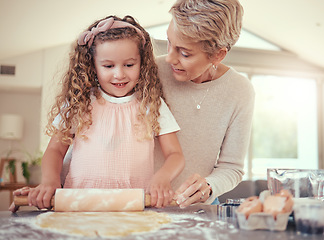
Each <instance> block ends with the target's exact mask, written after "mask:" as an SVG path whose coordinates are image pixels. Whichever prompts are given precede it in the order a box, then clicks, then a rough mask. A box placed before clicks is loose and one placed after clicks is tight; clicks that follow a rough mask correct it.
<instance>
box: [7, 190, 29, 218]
mask: <svg viewBox="0 0 324 240" xmlns="http://www.w3.org/2000/svg"><path fill="white" fill-rule="evenodd" d="M29 191H30V187H23V188H20V189H17V190H15V191H14V192H13V193H12V195H13V196H27V195H28V193H29ZM18 209H19V206H16V205H15V203H14V202H12V203H11V205H10V207H9V211H11V212H13V213H15V212H17V211H18Z"/></svg>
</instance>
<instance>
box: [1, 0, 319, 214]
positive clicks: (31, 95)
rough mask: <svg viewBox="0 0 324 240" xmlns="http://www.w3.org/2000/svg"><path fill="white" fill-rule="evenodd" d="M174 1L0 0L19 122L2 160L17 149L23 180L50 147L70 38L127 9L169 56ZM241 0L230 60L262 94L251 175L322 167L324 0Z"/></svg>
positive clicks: (9, 96) (8, 78) (7, 85)
mask: <svg viewBox="0 0 324 240" xmlns="http://www.w3.org/2000/svg"><path fill="white" fill-rule="evenodd" d="M174 1H175V0H140V1H132V0H123V1H111V0H92V1H90V0H69V1H64V0H57V1H49V0H29V1H23V0H0V33H1V37H0V39H1V40H0V43H1V44H0V65H1V74H0V117H1V116H3V115H5V114H15V115H19V116H20V117H21V118H22V120H23V131H22V137H21V138H20V139H17V140H8V139H3V138H0V154H1V155H0V156H1V157H2V158H5V157H6V156H8V153H9V151H10V150H13V151H12V152H11V155H10V156H12V157H14V158H16V159H17V164H16V167H17V181H18V182H25V178H24V177H23V176H22V171H21V168H20V162H23V161H26V159H27V158H28V154H29V155H32V156H33V155H35V156H36V155H37V154H38V152H39V151H44V150H45V148H46V146H47V142H48V140H49V139H48V137H47V136H46V135H45V134H44V131H43V130H44V126H45V123H46V119H47V112H48V109H49V106H50V105H51V103H52V102H53V98H54V96H55V93H56V86H57V85H58V84H57V83H58V81H59V79H60V76H61V74H62V72H63V71H64V69H65V67H66V62H67V56H68V52H69V50H70V44H71V42H72V41H74V39H75V38H76V37H77V36H78V34H79V33H80V32H81V31H83V29H84V28H85V27H87V26H88V25H89V24H90V23H91V22H93V21H94V20H96V19H99V18H101V17H103V16H106V15H112V14H115V15H118V16H124V15H126V14H129V15H132V16H134V17H135V18H137V19H138V21H139V22H140V23H141V24H142V25H143V26H145V27H146V29H147V30H148V31H149V32H150V33H151V36H152V37H153V38H154V44H155V53H156V55H160V54H164V53H166V34H165V32H166V28H167V23H168V22H169V20H170V15H169V14H168V10H169V8H170V7H171V6H172V4H173V2H174ZM241 3H242V5H243V7H244V9H245V14H244V22H243V32H242V35H241V37H240V40H239V42H238V43H237V45H236V47H234V48H233V49H232V50H231V51H230V53H229V54H228V56H227V57H226V59H225V62H226V63H227V64H228V65H230V66H233V67H234V68H235V69H237V70H238V71H240V72H241V73H242V74H244V75H246V76H248V77H249V79H250V80H251V81H252V83H253V85H254V87H255V90H256V105H255V115H254V122H253V129H252V137H251V141H250V147H249V152H248V154H247V156H246V164H245V170H246V175H245V180H257V179H266V169H267V168H270V167H277V168H307V169H318V168H323V167H324V159H323V147H324V145H323V144H324V143H323V137H324V130H323V126H324V124H323V123H324V122H323V121H324V116H323V106H324V95H323V91H324V88H323V83H324V44H323V40H324V15H323V14H322V12H321V11H322V10H323V9H324V2H322V1H316V0H308V1H302V0H285V1H279V0H274V1H266V0H241ZM7 67H9V68H7ZM7 70H9V71H7ZM11 71H13V72H14V74H11V73H10V72H11ZM0 124H1V123H0ZM8 172H9V171H8V170H7V168H6V167H5V168H4V170H3V172H2V173H0V174H1V175H2V181H4V182H6V181H9V173H8ZM0 190H1V188H0ZM9 194H10V193H9V191H2V190H1V191H0V210H7V208H8V205H9V202H10V200H9V196H10V195H9Z"/></svg>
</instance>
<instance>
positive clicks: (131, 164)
mask: <svg viewBox="0 0 324 240" xmlns="http://www.w3.org/2000/svg"><path fill="white" fill-rule="evenodd" d="M162 95H163V94H162V87H161V84H160V80H159V78H158V77H157V65H156V64H155V62H154V56H153V48H152V43H151V41H150V37H149V35H148V33H147V32H146V31H145V30H144V29H143V28H142V27H141V26H140V25H139V24H138V23H136V21H135V20H134V19H133V18H132V17H130V16H126V17H125V18H123V19H120V18H118V17H115V16H110V17H108V18H105V19H102V20H100V21H97V22H95V23H94V24H92V25H91V26H90V27H89V28H88V30H87V31H85V32H84V33H82V34H81V35H80V37H79V38H78V40H77V43H76V45H75V48H74V51H73V52H72V54H71V56H70V66H69V69H68V71H67V72H66V74H65V75H64V77H63V86H62V91H61V93H60V94H59V95H58V96H57V98H56V103H55V104H54V106H53V107H52V109H51V111H50V115H49V116H50V118H49V124H48V126H47V134H49V135H50V136H51V140H50V142H49V145H48V147H47V149H46V151H45V154H44V157H43V159H42V176H43V177H42V182H41V184H40V185H39V186H37V187H36V188H33V189H30V192H29V194H28V199H29V204H30V205H33V206H36V207H38V208H48V207H50V199H51V197H52V196H53V195H54V193H55V189H56V188H60V187H61V182H60V172H61V170H62V161H63V158H64V156H65V154H66V152H67V149H68V147H69V145H70V144H73V152H72V160H71V164H70V168H69V172H68V174H67V176H66V179H65V183H64V186H63V187H64V188H144V189H146V191H147V192H148V193H150V194H151V201H152V203H151V204H152V206H155V207H163V206H166V205H167V204H169V203H170V202H171V200H172V198H173V194H174V193H173V191H172V188H171V181H172V180H173V179H174V178H175V177H176V176H177V175H178V174H179V173H180V172H181V171H182V169H183V168H184V157H183V154H182V150H181V147H180V144H179V142H178V139H177V136H176V132H177V131H178V130H179V126H178V124H177V123H176V121H175V119H174V118H173V116H172V115H171V113H170V111H169V109H168V107H167V106H166V104H165V103H164V101H163V100H162V97H163V96H162ZM154 137H156V138H158V139H159V141H160V145H161V148H162V149H163V153H164V156H165V163H164V165H163V166H162V167H161V168H160V169H159V170H158V171H157V172H156V173H155V174H154V166H153V149H154V139H153V138H154Z"/></svg>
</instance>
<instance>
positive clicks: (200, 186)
mask: <svg viewBox="0 0 324 240" xmlns="http://www.w3.org/2000/svg"><path fill="white" fill-rule="evenodd" d="M170 13H171V14H172V20H171V22H170V24H169V27H168V30H167V36H168V54H167V55H166V56H163V57H160V58H158V59H157V63H158V66H159V76H160V79H161V82H162V84H163V91H164V94H165V98H166V101H167V103H168V104H169V106H170V109H171V111H172V113H173V114H174V116H175V118H176V120H177V122H178V124H179V125H180V128H181V131H180V132H178V133H177V134H178V138H179V141H180V143H181V146H182V149H183V153H184V156H185V159H186V167H185V169H184V171H183V172H182V174H181V175H180V176H179V177H178V178H177V179H176V180H175V183H174V189H177V190H176V195H175V200H176V201H177V202H178V204H179V206H180V207H182V208H184V207H187V206H189V205H191V204H194V203H205V204H217V203H218V198H217V197H218V196H220V195H222V194H223V193H225V192H228V191H230V190H231V189H233V188H234V187H235V186H237V184H238V183H239V182H240V181H241V180H242V176H243V174H244V172H243V167H244V158H245V155H246V152H247V148H248V144H249V138H250V132H251V123H252V115H253V108H254V95H255V93H254V90H253V87H252V85H251V83H250V81H249V80H248V79H247V78H245V77H244V76H242V75H241V74H239V73H238V72H236V71H235V70H234V69H233V68H232V67H228V66H226V65H224V64H223V63H222V60H223V59H224V58H225V56H226V54H227V53H228V51H229V50H230V49H231V48H232V46H233V45H234V44H235V43H236V41H237V40H238V38H239V35H240V32H241V26H242V15H243V9H242V6H241V5H240V3H239V1H238V0H180V1H177V2H176V3H175V4H174V5H173V6H172V8H171V10H170ZM156 146H157V148H156V151H155V165H156V168H159V167H160V166H161V164H162V162H163V160H162V159H163V154H162V153H161V149H160V148H159V147H158V144H156Z"/></svg>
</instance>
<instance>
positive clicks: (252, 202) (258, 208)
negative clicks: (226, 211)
mask: <svg viewBox="0 0 324 240" xmlns="http://www.w3.org/2000/svg"><path fill="white" fill-rule="evenodd" d="M237 211H238V212H241V213H244V214H245V217H246V219H248V217H249V215H250V214H252V213H257V212H262V202H261V201H260V199H259V197H257V196H252V197H248V198H247V199H245V200H244V202H243V203H242V204H241V205H240V206H239V207H238V208H237Z"/></svg>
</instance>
